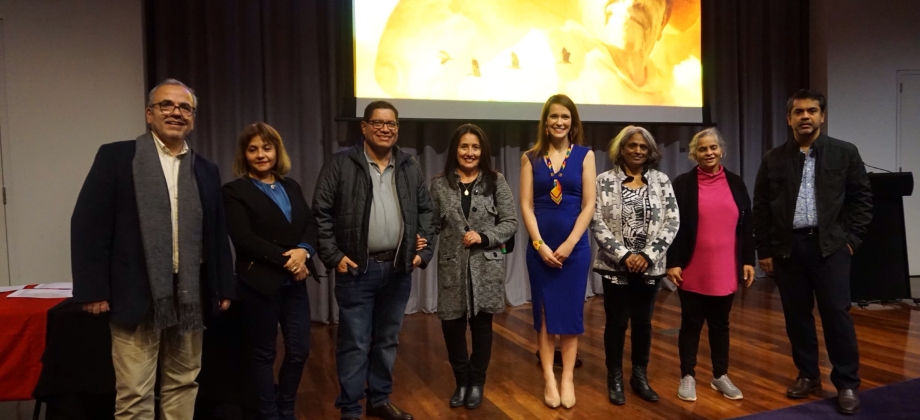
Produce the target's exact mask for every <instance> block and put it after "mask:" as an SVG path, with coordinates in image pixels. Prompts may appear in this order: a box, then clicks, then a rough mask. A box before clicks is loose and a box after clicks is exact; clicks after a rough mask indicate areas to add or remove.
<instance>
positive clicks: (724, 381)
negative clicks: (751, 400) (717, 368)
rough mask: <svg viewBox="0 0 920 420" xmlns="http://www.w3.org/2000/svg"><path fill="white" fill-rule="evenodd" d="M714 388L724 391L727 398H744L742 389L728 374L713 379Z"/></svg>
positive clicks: (723, 393)
mask: <svg viewBox="0 0 920 420" xmlns="http://www.w3.org/2000/svg"><path fill="white" fill-rule="evenodd" d="M710 385H712V389H714V390H716V391H719V392H721V393H722V395H723V396H725V398H728V399H730V400H740V399H742V398H744V395H741V390H740V389H738V387H736V386H735V384H733V383H732V380H731V379H728V375H722V377H721V378H716V379H713V380H712V383H711V384H710Z"/></svg>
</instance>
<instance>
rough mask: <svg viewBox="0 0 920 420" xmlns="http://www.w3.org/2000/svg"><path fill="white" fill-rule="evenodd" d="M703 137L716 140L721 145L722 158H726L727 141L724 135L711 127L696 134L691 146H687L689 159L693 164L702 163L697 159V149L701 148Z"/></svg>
mask: <svg viewBox="0 0 920 420" xmlns="http://www.w3.org/2000/svg"><path fill="white" fill-rule="evenodd" d="M703 137H712V138H714V139H716V142H717V143H719V148H720V149H722V156H723V157H724V156H725V139H723V138H722V133H720V132H719V130H717V129H716V128H715V127H709V128H707V129H705V130H703V131H700V132H699V133H696V134H695V135H694V136H693V139H691V140H690V145H688V146H687V149H688V150H687V158H689V159H690V161H691V162H693V163H700V161H699V159H697V157H696V149H697V148H699V147H700V140H702V139H703Z"/></svg>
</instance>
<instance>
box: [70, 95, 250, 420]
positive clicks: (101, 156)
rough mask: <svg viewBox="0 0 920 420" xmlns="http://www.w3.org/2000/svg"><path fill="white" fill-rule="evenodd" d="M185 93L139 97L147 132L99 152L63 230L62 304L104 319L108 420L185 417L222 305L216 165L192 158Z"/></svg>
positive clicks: (224, 288) (225, 249)
mask: <svg viewBox="0 0 920 420" xmlns="http://www.w3.org/2000/svg"><path fill="white" fill-rule="evenodd" d="M197 105H198V101H197V98H196V97H195V94H194V92H193V91H192V90H191V89H189V88H188V87H187V86H185V85H184V84H182V82H180V81H178V80H175V79H168V80H165V81H163V82H162V83H160V84H159V85H157V86H156V87H154V88H153V89H151V90H150V94H149V96H148V100H147V107H146V118H147V124H148V125H149V126H150V132H148V133H146V134H142V135H141V136H139V137H137V139H135V140H131V141H122V142H117V143H110V144H105V145H103V146H102V147H100V148H99V151H98V152H97V153H96V160H95V161H94V162H93V166H92V168H91V169H90V171H89V174H88V175H87V176H86V180H85V181H84V183H83V188H82V189H81V190H80V195H79V197H78V198H77V204H76V207H75V208H74V211H73V216H72V217H71V221H70V240H71V247H70V252H71V263H72V269H73V286H74V287H73V289H74V290H73V298H74V301H75V302H77V303H82V304H83V309H84V310H85V311H87V312H90V313H92V314H97V315H98V314H101V313H104V312H109V311H111V332H112V362H113V365H114V368H115V379H116V400H115V418H116V419H125V420H127V419H149V420H153V418H154V392H153V386H154V382H155V379H156V376H157V367H158V366H159V368H160V409H161V414H162V418H163V419H166V420H185V419H190V418H192V417H193V413H194V409H195V399H196V397H197V394H198V384H197V383H196V382H195V379H196V378H197V377H198V372H199V370H201V348H202V332H203V330H204V326H205V321H206V320H207V318H208V317H209V315H211V314H213V313H215V312H217V311H218V308H219V309H220V310H226V309H227V308H228V307H229V306H230V299H231V298H232V297H233V267H232V257H231V255H230V243H229V241H228V238H227V227H226V221H225V220H224V210H223V205H224V204H223V198H222V195H221V190H220V188H221V185H220V174H219V173H218V169H217V165H215V164H213V163H211V162H210V161H208V160H207V159H205V158H204V157H202V156H201V155H199V154H197V153H195V151H194V150H192V149H191V148H190V147H189V145H188V142H187V141H186V136H188V134H189V132H191V131H192V128H193V127H194V126H195V107H196V106H197Z"/></svg>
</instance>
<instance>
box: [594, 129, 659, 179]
mask: <svg viewBox="0 0 920 420" xmlns="http://www.w3.org/2000/svg"><path fill="white" fill-rule="evenodd" d="M636 133H638V134H640V135H642V138H643V139H645V143H646V144H647V145H648V158H647V160H646V161H645V166H646V167H648V168H652V169H654V168H657V167H658V162H660V161H661V153H660V152H659V151H658V143H656V142H655V138H654V137H652V133H649V132H648V130H646V129H644V128H642V127H638V126H634V125H628V126H626V128H624V129H623V130H621V131H620V134H617V136H616V137H614V138H613V140H611V141H610V147H609V148H608V150H607V154H608V155H609V156H610V160H611V161H612V162H613V164H614V165H617V166H620V165H623V147H624V146H626V142H627V140H629V139H630V138H631V137H632V136H634V135H635V134H636Z"/></svg>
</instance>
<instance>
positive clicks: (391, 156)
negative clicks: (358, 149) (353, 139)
mask: <svg viewBox="0 0 920 420" xmlns="http://www.w3.org/2000/svg"><path fill="white" fill-rule="evenodd" d="M366 147H367V146H365V147H362V149H363V151H364V158H365V159H367V163H373V164H375V165H376V164H377V162H374V159H373V158H371V155H369V154H367V149H366ZM393 159H394V156H393V153H390V161H389V162H387V168H389V167H391V166H394V164H393Z"/></svg>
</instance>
